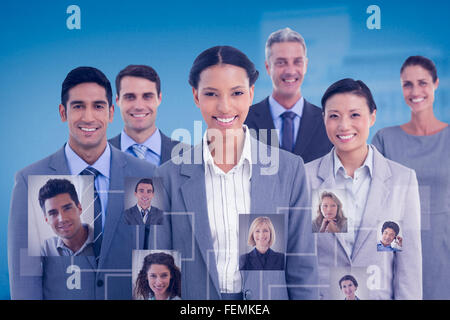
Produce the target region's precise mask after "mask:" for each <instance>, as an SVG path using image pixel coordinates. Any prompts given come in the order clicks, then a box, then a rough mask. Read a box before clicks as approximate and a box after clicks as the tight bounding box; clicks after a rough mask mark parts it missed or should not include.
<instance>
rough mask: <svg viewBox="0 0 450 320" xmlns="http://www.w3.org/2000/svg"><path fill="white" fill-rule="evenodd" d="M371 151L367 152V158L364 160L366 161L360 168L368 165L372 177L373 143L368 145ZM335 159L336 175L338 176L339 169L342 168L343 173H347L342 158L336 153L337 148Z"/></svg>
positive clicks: (334, 154)
mask: <svg viewBox="0 0 450 320" xmlns="http://www.w3.org/2000/svg"><path fill="white" fill-rule="evenodd" d="M367 147H368V149H369V152H368V153H367V157H366V160H364V163H363V164H362V166H361V167H359V168H364V167H367V169H368V170H369V175H370V176H371V177H372V176H373V150H372V146H371V145H367ZM333 159H334V171H333V172H334V176H335V177H336V175H337V174H338V172H339V170H340V169H341V168H342V169H341V170H342V172H343V173H345V174H347V172H346V171H345V168H344V166H343V164H342V162H341V160H339V157H338V156H337V154H336V149H335V148H333ZM359 168H358V169H359Z"/></svg>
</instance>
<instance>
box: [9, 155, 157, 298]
mask: <svg viewBox="0 0 450 320" xmlns="http://www.w3.org/2000/svg"><path fill="white" fill-rule="evenodd" d="M154 169H155V166H154V165H152V164H150V163H148V162H146V161H142V160H139V159H136V158H134V157H132V156H130V155H127V154H125V153H123V152H121V151H120V150H117V149H116V148H114V147H111V168H110V170H111V172H112V174H111V180H110V187H109V188H110V193H109V195H108V209H107V212H106V220H105V225H104V232H103V241H102V247H101V254H100V258H99V261H98V265H97V263H96V261H95V257H93V256H89V257H86V256H84V257H81V256H80V257H32V256H28V252H27V251H28V250H27V247H28V235H27V230H28V205H27V202H28V201H27V200H28V183H27V181H28V176H30V175H70V171H69V168H68V165H67V161H66V157H65V153H64V147H63V148H61V149H60V150H59V151H57V152H56V153H54V154H52V155H50V156H49V157H47V158H45V159H43V160H40V161H38V162H36V163H34V164H32V165H30V166H28V167H26V168H24V169H22V170H21V171H19V172H18V173H17V174H16V177H15V185H14V190H13V192H12V200H11V210H10V216H9V225H8V267H9V278H10V288H11V298H12V299H131V298H132V293H131V274H130V269H131V253H132V250H133V249H140V248H142V247H143V245H144V232H143V229H142V230H140V229H138V228H137V227H136V226H129V225H128V224H126V222H125V221H124V217H123V211H124V208H123V206H124V193H123V190H124V179H125V177H136V176H146V177H148V176H152V175H153V172H154ZM41 263H42V268H41ZM74 270H75V271H80V272H79V273H77V272H74ZM77 277H79V280H80V282H79V283H80V284H81V288H80V289H77V288H73V286H71V285H70V284H71V283H76V282H77V281H76V280H75V281H73V280H74V279H75V278H77ZM71 288H73V289H71Z"/></svg>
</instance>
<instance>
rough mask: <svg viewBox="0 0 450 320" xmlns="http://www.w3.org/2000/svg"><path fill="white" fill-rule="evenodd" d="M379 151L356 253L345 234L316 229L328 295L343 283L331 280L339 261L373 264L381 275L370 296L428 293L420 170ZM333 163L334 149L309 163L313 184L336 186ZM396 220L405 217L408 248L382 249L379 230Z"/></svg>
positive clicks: (323, 292) (402, 223)
mask: <svg viewBox="0 0 450 320" xmlns="http://www.w3.org/2000/svg"><path fill="white" fill-rule="evenodd" d="M373 157H374V159H373V177H372V183H371V186H370V190H369V195H368V199H367V204H366V208H365V210H364V213H363V217H362V221H361V225H360V228H359V230H357V236H356V239H355V244H354V246H353V251H352V254H351V255H350V256H349V255H347V253H346V251H345V250H344V246H343V243H344V236H345V235H344V234H342V233H335V234H332V233H322V234H316V239H317V254H318V257H319V269H320V284H321V289H320V295H321V298H322V299H330V298H331V297H330V290H329V288H328V287H326V286H328V285H329V286H338V285H339V284H338V283H330V273H331V272H333V270H335V269H336V268H337V267H348V268H357V267H361V268H368V267H370V269H368V270H367V271H368V273H369V271H370V273H373V274H372V275H373V276H374V277H375V278H372V279H373V280H374V282H373V283H372V284H375V287H372V288H373V290H369V298H370V299H422V251H421V239H420V202H419V190H418V185H417V178H416V174H415V172H414V170H411V169H409V168H406V167H404V166H402V165H400V164H398V163H396V162H394V161H391V160H388V159H386V158H384V157H383V156H382V155H381V154H380V153H379V152H378V151H377V150H376V148H373ZM333 166H334V159H333V154H332V152H330V153H329V154H327V155H326V156H324V157H322V158H320V159H317V160H315V161H313V162H311V163H308V164H307V165H306V173H307V174H308V177H309V181H310V182H311V186H312V190H324V189H325V190H331V189H333V188H336V181H335V178H334V171H333ZM391 220H394V221H398V222H399V223H400V228H401V232H402V233H403V251H402V252H398V253H392V252H377V236H378V233H381V231H380V230H379V229H378V228H379V226H380V224H381V223H383V222H385V221H391ZM377 281H378V282H379V286H377V285H376V284H377V283H378V282H377ZM360 285H361V284H360ZM363 285H365V283H363ZM374 288H377V289H374Z"/></svg>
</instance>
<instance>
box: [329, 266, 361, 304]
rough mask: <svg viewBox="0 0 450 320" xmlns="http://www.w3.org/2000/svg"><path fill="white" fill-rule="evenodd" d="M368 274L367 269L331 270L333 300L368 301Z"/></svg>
mask: <svg viewBox="0 0 450 320" xmlns="http://www.w3.org/2000/svg"><path fill="white" fill-rule="evenodd" d="M368 277H369V275H368V273H367V272H366V268H363V267H357V268H345V267H339V268H334V269H332V270H331V275H330V285H331V286H330V289H331V292H330V293H331V298H332V299H333V300H367V299H369V289H368V288H367V281H368Z"/></svg>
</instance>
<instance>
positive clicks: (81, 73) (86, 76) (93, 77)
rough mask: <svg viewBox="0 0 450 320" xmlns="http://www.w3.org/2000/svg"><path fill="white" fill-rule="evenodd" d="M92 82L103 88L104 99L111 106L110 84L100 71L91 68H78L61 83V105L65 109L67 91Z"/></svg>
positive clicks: (67, 98)
mask: <svg viewBox="0 0 450 320" xmlns="http://www.w3.org/2000/svg"><path fill="white" fill-rule="evenodd" d="M85 82H94V83H96V84H98V85H99V86H102V87H103V88H105V92H106V99H107V100H108V105H109V106H110V107H111V105H112V89H111V83H110V82H109V80H108V78H106V76H105V74H104V73H103V72H101V71H100V70H98V69H96V68H93V67H78V68H75V69H73V70H72V71H70V72H69V73H68V74H67V76H66V78H65V79H64V81H63V84H62V88H61V104H62V105H63V106H64V107H67V106H66V104H67V100H69V91H70V89H72V88H73V87H75V86H77V85H79V84H81V83H85Z"/></svg>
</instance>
